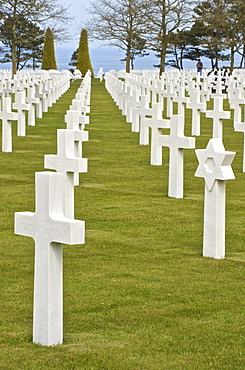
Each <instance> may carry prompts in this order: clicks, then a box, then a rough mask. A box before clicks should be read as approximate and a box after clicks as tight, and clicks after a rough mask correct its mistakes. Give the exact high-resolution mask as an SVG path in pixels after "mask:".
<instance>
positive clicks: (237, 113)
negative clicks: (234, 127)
mask: <svg viewBox="0 0 245 370" xmlns="http://www.w3.org/2000/svg"><path fill="white" fill-rule="evenodd" d="M229 103H230V107H231V108H232V109H234V124H235V123H236V122H241V120H242V105H244V104H245V98H244V89H243V88H241V87H239V86H237V87H236V89H235V91H234V93H233V95H232V97H231V98H230V99H229Z"/></svg>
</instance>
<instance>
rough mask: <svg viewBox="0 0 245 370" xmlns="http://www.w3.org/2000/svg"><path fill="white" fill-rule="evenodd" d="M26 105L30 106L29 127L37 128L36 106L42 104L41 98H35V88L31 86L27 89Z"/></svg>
mask: <svg viewBox="0 0 245 370" xmlns="http://www.w3.org/2000/svg"><path fill="white" fill-rule="evenodd" d="M27 91H28V92H27V97H26V103H27V104H30V109H29V111H28V125H29V126H35V105H36V104H38V103H39V102H40V100H39V98H36V97H35V86H29V87H28V89H27Z"/></svg>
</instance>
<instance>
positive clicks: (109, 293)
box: [0, 79, 245, 370]
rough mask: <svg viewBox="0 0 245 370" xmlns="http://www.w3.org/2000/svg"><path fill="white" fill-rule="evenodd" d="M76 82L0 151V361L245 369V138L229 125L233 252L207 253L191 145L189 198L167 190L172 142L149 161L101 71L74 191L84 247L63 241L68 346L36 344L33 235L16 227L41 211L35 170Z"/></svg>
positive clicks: (51, 145) (93, 368) (93, 367)
mask: <svg viewBox="0 0 245 370" xmlns="http://www.w3.org/2000/svg"><path fill="white" fill-rule="evenodd" d="M79 85H80V81H76V82H74V83H72V85H71V88H70V89H69V90H68V92H66V93H65V94H64V95H63V96H62V97H61V98H60V99H59V101H58V102H57V103H56V104H55V105H54V106H53V107H52V108H50V109H49V112H48V113H44V114H43V119H36V126H35V127H30V126H29V127H27V136H26V137H17V136H16V131H17V129H16V124H14V125H13V152H12V153H3V152H0V157H1V159H0V161H1V162H0V163H1V173H0V178H1V181H0V186H1V206H0V207H1V208H0V216H1V313H0V315H1V316H0V325H1V338H0V351H1V355H0V369H3V370H5V369H6V370H10V369H18V370H19V369H23V370H24V369H25V370H27V369H28V370H35V369H40V370H41V369H49V370H50V369H59V370H60V369H86V370H104V369H108V370H138V369H140V370H162V369H167V370H169V369H174V370H178V369H181V370H182V369H190V370H194V369H197V370H202V369H203V370H207V369H213V370H225V369H231V370H235V369H244V368H245V340H244V338H245V336H244V333H245V309H244V307H245V305H244V304H245V284H244V280H245V279H244V278H245V272H244V271H245V270H244V267H245V249H244V247H245V233H244V210H245V175H244V174H243V173H242V155H243V134H242V133H239V132H234V130H233V127H232V121H231V120H226V121H224V145H225V148H226V150H230V151H236V153H237V154H236V156H235V159H234V161H233V164H232V167H233V170H234V173H235V177H236V180H231V181H227V185H226V189H227V193H226V200H227V204H226V258H225V259H224V260H215V259H210V258H203V257H202V230H203V196H204V180H203V179H202V178H196V177H194V173H195V171H196V168H197V164H198V163H197V159H196V155H195V152H194V150H185V152H184V153H185V154H184V158H185V164H184V172H185V178H184V198H183V199H174V198H169V197H168V196H167V191H168V189H167V188H168V149H167V148H163V166H150V165H149V162H150V146H139V144H138V142H139V138H138V133H132V132H131V125H130V124H129V123H126V121H125V117H123V116H122V115H121V111H119V109H118V108H117V107H116V105H115V103H114V102H113V101H112V99H111V97H110V96H109V94H108V92H107V91H106V90H105V87H104V84H103V83H100V82H99V80H98V79H93V80H92V94H91V113H90V124H89V125H88V126H87V129H88V131H89V139H90V140H89V142H85V143H83V157H86V158H88V163H89V167H88V168H89V171H88V173H86V174H81V175H80V186H78V187H76V189H75V218H76V219H79V220H85V221H86V243H85V244H84V245H76V246H64V344H63V345H58V346H54V347H43V346H39V345H36V344H33V343H32V305H33V269H34V241H33V240H32V239H31V238H27V237H23V236H17V235H14V231H13V230H14V212H21V211H31V212H34V210H35V184H34V175H35V172H37V171H43V170H44V167H43V163H44V160H43V156H44V154H56V152H57V150H56V131H57V129H59V128H65V123H64V114H65V112H66V110H67V109H69V105H70V104H71V100H72V99H73V97H74V96H75V93H76V91H77V89H78V87H79ZM226 109H228V108H226ZM186 114H187V124H186V128H185V135H186V136H190V132H191V130H190V117H191V111H190V110H187V111H186ZM211 122H212V121H211V120H210V119H205V118H204V116H203V115H202V121H201V136H200V137H198V138H197V139H196V148H198V149H201V148H205V147H206V145H207V142H208V140H209V138H210V137H211V134H212V124H211ZM167 131H168V130H165V131H164V132H166V134H167Z"/></svg>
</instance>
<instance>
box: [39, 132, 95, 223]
mask: <svg viewBox="0 0 245 370" xmlns="http://www.w3.org/2000/svg"><path fill="white" fill-rule="evenodd" d="M85 136H87V135H86V133H85V132H84V131H74V130H57V142H58V150H57V155H52V154H48V155H45V156H44V167H45V168H48V169H53V170H56V171H57V172H61V173H63V174H64V182H65V188H64V195H63V197H64V215H65V216H66V217H70V218H73V217H74V173H82V172H87V170H88V160H87V158H79V157H77V156H76V155H75V142H76V141H83V139H84V137H85Z"/></svg>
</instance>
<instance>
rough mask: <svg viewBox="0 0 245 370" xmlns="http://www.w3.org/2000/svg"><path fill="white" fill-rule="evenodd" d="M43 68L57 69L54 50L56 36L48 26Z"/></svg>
mask: <svg viewBox="0 0 245 370" xmlns="http://www.w3.org/2000/svg"><path fill="white" fill-rule="evenodd" d="M42 69H47V70H48V69H57V64H56V59H55V52H54V36H53V32H52V31H51V29H50V28H49V27H48V28H47V30H46V32H45V39H44V46H43V60H42Z"/></svg>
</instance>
